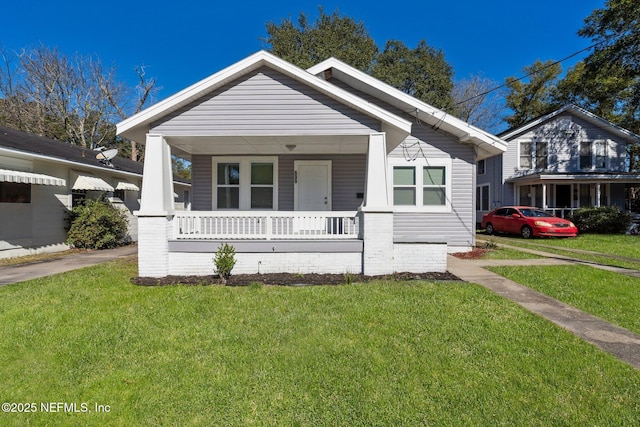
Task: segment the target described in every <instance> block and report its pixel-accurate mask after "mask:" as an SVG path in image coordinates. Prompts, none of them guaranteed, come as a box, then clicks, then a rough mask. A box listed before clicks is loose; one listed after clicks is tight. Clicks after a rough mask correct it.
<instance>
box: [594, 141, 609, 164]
mask: <svg viewBox="0 0 640 427" xmlns="http://www.w3.org/2000/svg"><path fill="white" fill-rule="evenodd" d="M593 145H594V151H595V153H594V154H595V161H596V169H605V168H606V167H607V141H605V140H603V139H598V140H596V141H594V143H593Z"/></svg>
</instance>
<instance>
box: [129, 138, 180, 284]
mask: <svg viewBox="0 0 640 427" xmlns="http://www.w3.org/2000/svg"><path fill="white" fill-rule="evenodd" d="M140 199H141V200H140V210H139V211H137V212H135V215H136V216H137V217H138V274H139V275H140V276H142V277H164V276H167V275H168V274H169V271H170V270H169V239H170V238H171V232H172V227H171V225H172V219H173V209H174V202H173V173H172V170H171V149H170V148H169V145H168V144H167V142H166V141H165V140H164V138H163V137H162V135H147V141H146V147H145V160H144V169H143V174H142V190H141V195H140Z"/></svg>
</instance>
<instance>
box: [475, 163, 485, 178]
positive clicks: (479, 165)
mask: <svg viewBox="0 0 640 427" xmlns="http://www.w3.org/2000/svg"><path fill="white" fill-rule="evenodd" d="M476 168H477V173H478V175H484V173H485V168H486V162H485V159H482V160H478V163H477V166H476Z"/></svg>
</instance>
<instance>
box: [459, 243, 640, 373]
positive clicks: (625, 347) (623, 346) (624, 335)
mask: <svg viewBox="0 0 640 427" xmlns="http://www.w3.org/2000/svg"><path fill="white" fill-rule="evenodd" d="M514 249H520V248H515V247H514ZM536 252H537V254H538V255H541V254H545V253H544V252H540V251H536ZM543 256H544V255H543ZM546 256H548V258H543V259H529V260H463V259H459V258H456V257H454V256H449V257H448V260H447V262H448V271H449V272H450V273H452V274H455V275H456V276H458V277H459V278H460V279H462V280H464V281H467V282H473V283H477V284H479V285H482V286H484V287H485V288H487V289H489V290H491V291H493V292H494V293H496V294H498V295H500V296H503V297H504V298H507V299H509V300H511V301H513V302H515V303H516V304H518V305H520V306H522V307H524V308H526V309H527V310H529V311H531V312H533V313H535V314H538V315H539V316H542V317H544V318H545V319H547V320H549V321H551V322H553V323H555V324H556V325H558V326H561V327H562V328H564V329H566V330H568V331H569V332H571V333H573V334H575V335H577V336H578V337H580V338H582V339H584V340H586V341H588V342H590V343H592V344H594V345H595V346H597V347H599V348H600V349H602V350H604V351H606V352H607V353H610V354H612V355H613V356H615V357H617V358H618V359H620V360H622V361H624V362H626V363H628V364H629V365H631V366H633V367H635V368H637V369H640V335H638V334H635V333H633V332H630V331H628V330H626V329H624V328H621V327H619V326H615V325H612V324H610V323H608V322H606V321H604V320H602V319H600V318H599V317H596V316H593V315H591V314H589V313H585V312H583V311H581V310H578V309H577V308H575V307H573V306H570V305H568V304H565V303H562V302H560V301H558V300H556V299H554V298H551V297H549V296H547V295H544V294H541V293H539V292H537V291H534V290H533V289H530V288H527V287H526V286H523V285H520V284H518V283H516V282H514V281H512V280H509V279H506V278H504V277H502V276H500V275H498V274H495V273H492V272H490V271H488V270H487V269H486V268H484V267H488V266H500V265H526V266H534V265H562V264H574V263H576V262H577V261H576V260H573V259H571V258H569V257H559V256H557V255H555V254H549V253H547V254H546ZM580 263H583V262H580ZM586 264H587V265H591V264H589V263H586ZM593 266H595V265H593ZM623 270H624V269H623Z"/></svg>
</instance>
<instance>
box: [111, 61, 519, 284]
mask: <svg viewBox="0 0 640 427" xmlns="http://www.w3.org/2000/svg"><path fill="white" fill-rule="evenodd" d="M118 134H119V135H121V136H123V137H125V138H129V139H132V140H134V141H137V142H139V143H144V144H146V148H145V150H146V151H145V153H146V154H145V165H144V179H143V184H142V200H141V206H140V210H139V211H138V213H137V215H138V225H139V275H140V276H142V277H163V276H166V275H184V274H188V275H209V274H212V273H213V269H214V267H213V263H212V258H213V254H214V253H215V252H216V250H217V249H218V247H219V246H220V245H221V244H222V243H223V242H225V243H229V244H231V245H233V246H234V248H235V250H236V259H237V264H236V266H235V268H234V270H233V272H234V273H256V272H260V273H269V272H294V273H307V272H316V273H364V274H368V275H374V274H387V273H393V272H396V271H398V272H400V271H413V272H428V271H433V272H435V271H440V272H442V271H445V270H446V254H447V253H448V252H454V251H465V250H469V249H470V248H471V247H472V246H473V245H474V244H475V234H474V224H475V210H474V194H475V192H474V189H475V176H476V174H475V165H476V161H477V160H478V159H483V158H486V157H489V156H493V155H497V154H500V153H502V152H503V151H504V150H505V149H506V144H505V142H503V141H502V140H501V139H500V138H497V137H495V136H493V135H490V134H488V133H486V132H484V131H482V130H480V129H477V128H475V127H473V126H470V125H469V124H467V123H465V122H463V121H461V120H459V119H456V118H455V117H452V116H450V115H448V114H447V113H445V112H443V111H441V110H438V109H437V108H434V107H432V106H430V105H427V104H425V103H423V102H421V101H418V100H416V99H414V98H413V97H411V96H408V95H407V94H405V93H402V92H401V91H398V90H396V89H394V88H392V87H390V86H388V85H386V84H384V83H382V82H380V81H378V80H376V79H374V78H372V77H371V76H369V75H367V74H365V73H362V72H360V71H358V70H356V69H354V68H352V67H350V66H348V65H346V64H344V63H342V62H340V61H338V60H335V59H329V60H326V61H324V62H322V63H320V64H318V65H316V66H314V67H312V68H310V69H308V70H303V69H300V68H298V67H296V66H294V65H292V64H290V63H288V62H286V61H284V60H282V59H280V58H278V57H276V56H274V55H272V54H270V53H267V52H264V51H261V52H258V53H256V54H254V55H252V56H249V57H248V58H246V59H244V60H242V61H240V62H238V63H236V64H234V65H231V66H230V67H228V68H225V69H223V70H222V71H220V72H218V73H216V74H214V75H212V76H210V77H208V78H206V79H204V80H202V81H200V82H198V83H196V84H194V85H192V86H190V87H188V88H186V89H184V90H183V91H181V92H179V93H177V94H175V95H173V96H171V97H169V98H167V99H165V100H163V101H161V102H159V103H157V104H156V105H154V106H152V107H150V108H148V109H146V110H144V111H141V112H140V113H138V114H136V115H134V116H132V117H130V118H129V119H127V120H124V121H123V122H121V123H119V124H118ZM171 154H175V155H178V156H180V157H182V158H186V159H189V160H190V161H191V162H192V193H193V194H192V210H191V211H189V212H177V211H175V209H174V206H173V199H172V197H171V194H172V191H173V189H172V179H171V165H170V161H169V156H170V155H171Z"/></svg>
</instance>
